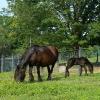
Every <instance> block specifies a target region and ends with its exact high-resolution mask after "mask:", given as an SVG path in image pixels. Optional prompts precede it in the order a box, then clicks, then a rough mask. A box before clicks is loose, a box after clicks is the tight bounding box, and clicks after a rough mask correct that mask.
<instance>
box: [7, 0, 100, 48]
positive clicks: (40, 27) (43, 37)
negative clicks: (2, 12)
mask: <svg viewBox="0 0 100 100" xmlns="http://www.w3.org/2000/svg"><path fill="white" fill-rule="evenodd" d="M8 2H9V6H10V8H11V10H12V12H13V14H14V15H13V19H14V20H13V23H16V27H15V28H14V30H15V32H14V33H16V36H18V37H17V38H15V42H14V46H16V47H14V48H18V47H22V48H25V47H27V46H28V43H27V42H28V41H29V38H30V37H32V43H37V44H53V45H57V46H58V47H65V46H66V48H67V47H68V46H70V47H71V48H72V47H74V49H79V46H87V45H88V41H90V40H88V39H87V37H88V36H89V34H90V33H89V32H90V31H89V28H90V27H89V25H90V23H91V22H94V21H97V20H99V19H100V18H99V16H100V12H99V9H100V2H99V1H98V0H8ZM51 38H52V40H51ZM26 44H27V45H26Z"/></svg>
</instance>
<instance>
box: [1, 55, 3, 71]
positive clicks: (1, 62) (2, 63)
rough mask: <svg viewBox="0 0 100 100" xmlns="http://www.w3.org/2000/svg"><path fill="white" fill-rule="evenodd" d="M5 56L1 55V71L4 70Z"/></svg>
mask: <svg viewBox="0 0 100 100" xmlns="http://www.w3.org/2000/svg"><path fill="white" fill-rule="evenodd" d="M3 64H4V56H3V54H2V56H1V72H3Z"/></svg>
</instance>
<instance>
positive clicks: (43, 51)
mask: <svg viewBox="0 0 100 100" xmlns="http://www.w3.org/2000/svg"><path fill="white" fill-rule="evenodd" d="M57 59H58V49H57V48H56V47H54V46H38V45H33V46H32V47H30V48H29V49H28V50H27V51H26V52H25V53H24V54H23V56H22V58H21V60H20V62H19V64H18V65H17V67H16V70H15V74H14V79H15V80H16V81H20V82H22V81H24V79H25V72H26V67H27V65H29V80H30V81H33V80H34V76H33V74H32V68H33V66H36V68H37V74H38V80H39V81H42V79H41V75H40V67H47V70H48V78H47V79H48V80H51V74H52V72H53V68H54V65H55V63H56V61H57ZM50 66H51V67H50Z"/></svg>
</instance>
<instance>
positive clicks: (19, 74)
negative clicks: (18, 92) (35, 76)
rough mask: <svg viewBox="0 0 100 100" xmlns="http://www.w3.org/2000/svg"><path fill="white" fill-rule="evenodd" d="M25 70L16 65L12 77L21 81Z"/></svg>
mask: <svg viewBox="0 0 100 100" xmlns="http://www.w3.org/2000/svg"><path fill="white" fill-rule="evenodd" d="M25 71H26V69H23V68H21V66H20V65H17V67H16V70H15V74H14V79H15V80H16V81H19V82H23V81H24V79H25Z"/></svg>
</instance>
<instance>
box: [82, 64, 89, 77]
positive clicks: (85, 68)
mask: <svg viewBox="0 0 100 100" xmlns="http://www.w3.org/2000/svg"><path fill="white" fill-rule="evenodd" d="M83 68H84V70H85V75H86V76H87V75H88V74H87V68H86V66H83Z"/></svg>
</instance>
